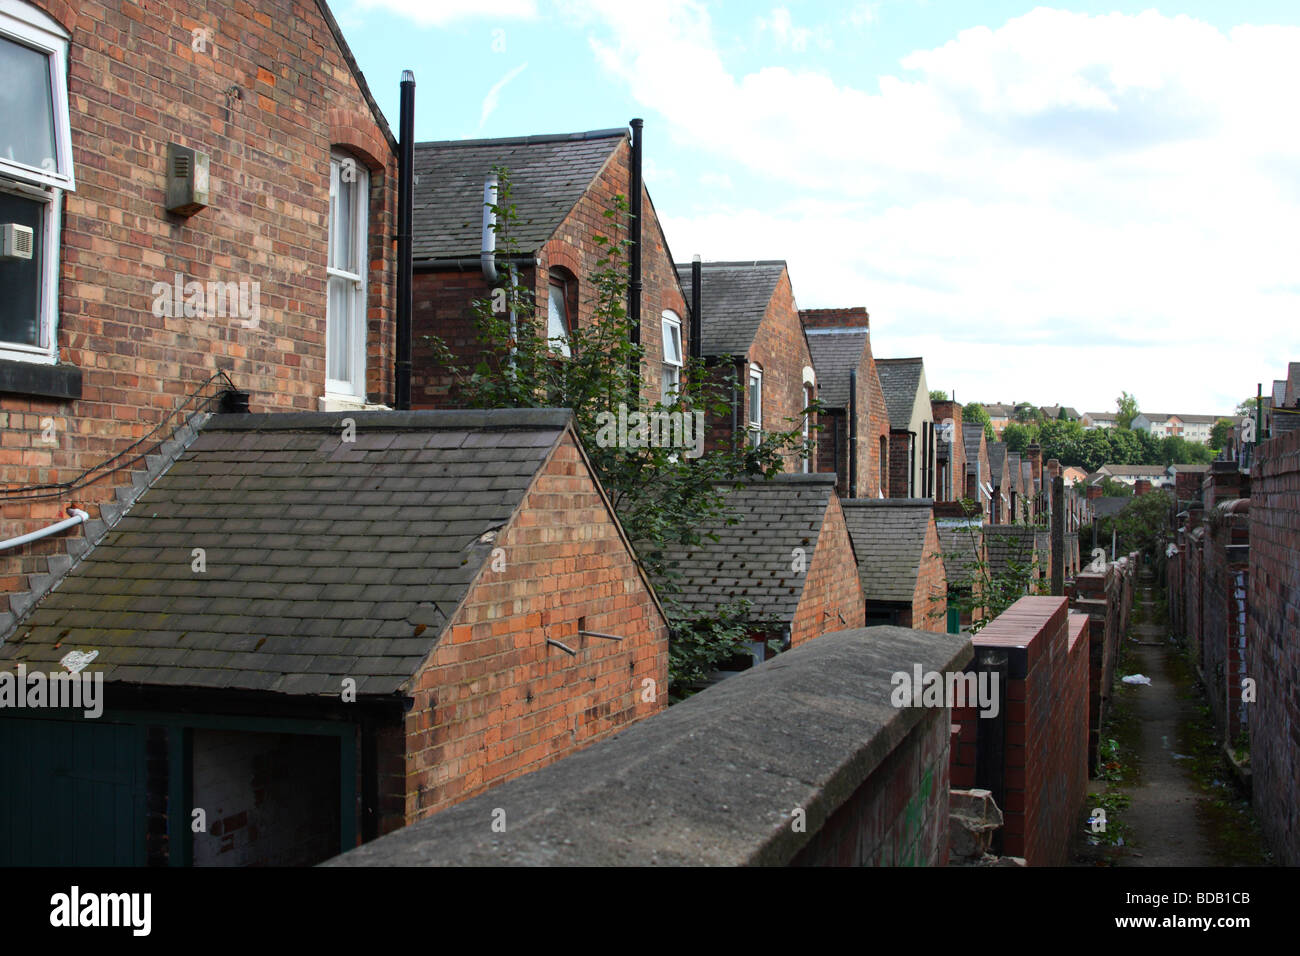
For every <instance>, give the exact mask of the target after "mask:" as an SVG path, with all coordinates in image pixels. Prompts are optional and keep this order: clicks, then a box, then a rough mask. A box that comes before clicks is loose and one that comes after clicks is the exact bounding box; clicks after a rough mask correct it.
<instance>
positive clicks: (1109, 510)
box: [1091, 497, 1133, 518]
mask: <svg viewBox="0 0 1300 956" xmlns="http://www.w3.org/2000/svg"><path fill="white" fill-rule="evenodd" d="M1132 500H1133V499H1132V498H1129V497H1120V498H1093V499H1092V500H1091V504H1092V513H1093V514H1094V515H1096V516H1097V517H1099V518H1108V517H1110V516H1111V515H1117V514H1119V513H1120V512H1121V511H1123V510H1124V506H1125V505H1126V504H1128V503H1129V502H1130V501H1132Z"/></svg>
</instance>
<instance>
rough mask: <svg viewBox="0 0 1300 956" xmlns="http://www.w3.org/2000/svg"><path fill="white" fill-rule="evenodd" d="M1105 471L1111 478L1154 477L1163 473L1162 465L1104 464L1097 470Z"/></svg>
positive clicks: (1163, 467)
mask: <svg viewBox="0 0 1300 956" xmlns="http://www.w3.org/2000/svg"><path fill="white" fill-rule="evenodd" d="M1103 470H1104V471H1105V472H1106V473H1108V474H1109V475H1110V476H1111V477H1112V478H1116V477H1119V476H1120V475H1123V476H1125V477H1137V478H1154V477H1159V476H1161V475H1163V474H1164V473H1165V466H1164V465H1112V464H1104V465H1102V466H1101V468H1098V469H1097V471H1099V472H1100V471H1103Z"/></svg>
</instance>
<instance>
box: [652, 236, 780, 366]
mask: <svg viewBox="0 0 1300 956" xmlns="http://www.w3.org/2000/svg"><path fill="white" fill-rule="evenodd" d="M785 269H786V265H785V262H784V261H783V260H780V259H766V260H763V259H760V260H754V261H752V262H705V263H701V268H700V354H702V355H736V356H741V355H745V354H746V353H747V352H748V351H749V347H750V346H751V345H753V344H754V335H755V334H756V333H757V332H758V327H759V325H760V324H761V323H762V321H763V316H764V315H766V314H767V304H768V303H769V302H771V301H772V295H773V293H775V292H776V284H777V282H778V281H780V278H781V274H782V273H783V272H785ZM677 278H678V280H679V281H680V282H681V284H682V288H683V289H689V288H690V287H691V264H690V263H689V262H686V263H681V262H679V263H677Z"/></svg>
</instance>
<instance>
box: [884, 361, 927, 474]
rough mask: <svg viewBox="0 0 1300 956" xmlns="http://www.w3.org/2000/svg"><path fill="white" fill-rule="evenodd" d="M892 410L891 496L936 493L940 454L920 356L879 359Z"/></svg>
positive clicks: (890, 422)
mask: <svg viewBox="0 0 1300 956" xmlns="http://www.w3.org/2000/svg"><path fill="white" fill-rule="evenodd" d="M876 371H877V372H878V373H879V375H880V386H881V388H882V389H883V391H884V393H885V405H886V407H887V408H888V410H889V492H888V497H890V498H929V497H931V496H932V495H933V493H934V492H933V489H934V474H935V457H936V456H937V454H938V449H937V448H936V447H935V446H936V437H937V436H936V432H935V427H934V413H933V412H932V411H931V408H930V390H929V386H928V385H926V383H925V363H924V362H922V360H921V359H919V358H902V359H876Z"/></svg>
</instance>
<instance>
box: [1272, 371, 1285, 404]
mask: <svg viewBox="0 0 1300 956" xmlns="http://www.w3.org/2000/svg"><path fill="white" fill-rule="evenodd" d="M1286 381H1287V380H1286V379H1284V378H1275V379H1273V407H1274V408H1282V407H1284V406H1285V405H1286Z"/></svg>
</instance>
